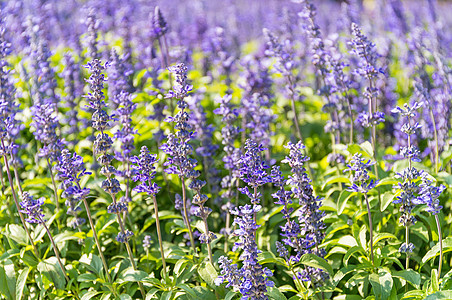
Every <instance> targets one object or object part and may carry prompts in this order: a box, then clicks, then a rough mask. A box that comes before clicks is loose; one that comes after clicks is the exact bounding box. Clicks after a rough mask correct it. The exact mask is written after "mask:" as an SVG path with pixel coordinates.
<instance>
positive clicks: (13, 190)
mask: <svg viewBox="0 0 452 300" xmlns="http://www.w3.org/2000/svg"><path fill="white" fill-rule="evenodd" d="M1 143H2V149H6V147H5V143H4V142H3V138H2V139H1ZM3 160H4V161H5V167H6V174H7V175H8V181H9V185H10V187H11V193H12V194H13V199H14V203H15V204H16V208H17V212H18V213H19V217H20V221H21V222H22V226H23V227H24V228H25V231H26V232H27V236H28V238H29V239H30V243H31V245H32V246H33V250H34V252H35V255H36V258H37V259H38V260H39V252H38V248H37V247H36V245H35V242H34V240H33V238H32V237H31V234H30V231H29V230H28V227H27V225H26V222H25V218H24V215H23V214H22V213H21V212H20V205H19V200H18V199H17V195H16V191H15V189H14V184H13V178H12V176H11V171H10V169H9V162H8V158H7V157H6V153H5V155H3ZM17 185H18V186H19V190H22V187H21V186H20V183H19V181H17Z"/></svg>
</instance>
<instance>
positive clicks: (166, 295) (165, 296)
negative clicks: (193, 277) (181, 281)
mask: <svg viewBox="0 0 452 300" xmlns="http://www.w3.org/2000/svg"><path fill="white" fill-rule="evenodd" d="M172 295H173V292H172V291H167V292H163V293H162V296H161V297H160V299H162V300H170V299H171V296H172Z"/></svg>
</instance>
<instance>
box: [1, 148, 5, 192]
mask: <svg viewBox="0 0 452 300" xmlns="http://www.w3.org/2000/svg"><path fill="white" fill-rule="evenodd" d="M5 155H6V154H5ZM0 184H1V185H2V194H3V193H4V192H5V180H4V179H3V166H2V164H1V163H0Z"/></svg>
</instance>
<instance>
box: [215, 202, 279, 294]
mask: <svg viewBox="0 0 452 300" xmlns="http://www.w3.org/2000/svg"><path fill="white" fill-rule="evenodd" d="M260 209H261V206H260V205H249V204H247V205H245V206H241V207H239V208H236V209H235V210H233V211H231V213H232V214H234V215H236V217H235V220H234V223H235V224H237V225H238V227H239V228H238V229H236V230H235V232H234V234H235V235H237V236H238V237H239V241H238V242H236V243H235V244H234V247H233V249H232V250H233V251H236V250H237V249H243V251H242V253H241V255H240V259H241V260H243V265H242V267H241V268H240V270H238V269H237V265H232V264H231V261H229V260H228V259H227V258H226V257H221V258H220V260H219V263H220V268H221V274H222V275H221V276H219V277H218V278H217V279H216V280H215V283H216V284H217V285H220V284H222V283H223V282H224V281H228V284H227V286H228V287H229V286H233V287H234V289H235V290H238V291H240V293H241V294H242V299H249V300H251V299H262V300H266V299H268V297H267V295H266V294H265V293H266V292H267V286H274V283H273V282H272V281H270V280H268V277H270V276H272V275H273V273H272V272H271V271H270V270H269V269H268V268H264V267H262V265H261V264H259V262H258V260H257V255H258V253H259V252H260V251H259V250H258V248H257V244H256V230H257V229H258V228H259V227H260V226H259V225H257V224H256V221H255V220H254V218H253V215H255V214H256V213H257V212H259V211H260Z"/></svg>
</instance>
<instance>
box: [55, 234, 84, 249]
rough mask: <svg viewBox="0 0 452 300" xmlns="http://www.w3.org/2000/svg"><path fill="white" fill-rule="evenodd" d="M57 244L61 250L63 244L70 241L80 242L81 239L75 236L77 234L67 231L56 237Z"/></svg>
mask: <svg viewBox="0 0 452 300" xmlns="http://www.w3.org/2000/svg"><path fill="white" fill-rule="evenodd" d="M54 240H55V243H56V244H57V246H58V248H61V246H62V245H61V243H63V242H65V241H69V240H75V241H76V240H79V237H77V236H75V232H71V231H65V232H63V233H60V234H57V235H55V237H54Z"/></svg>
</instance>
